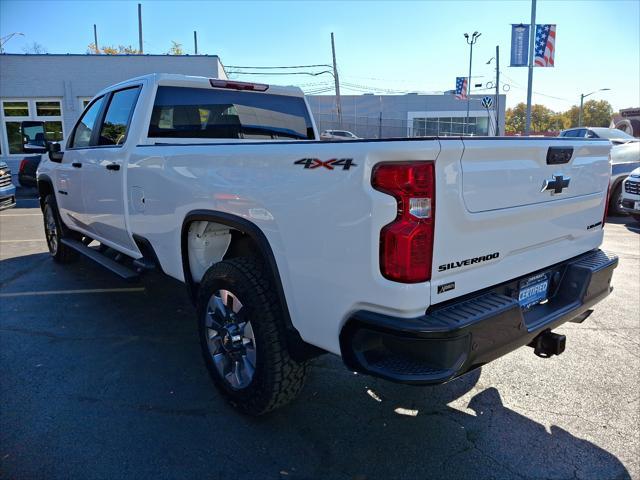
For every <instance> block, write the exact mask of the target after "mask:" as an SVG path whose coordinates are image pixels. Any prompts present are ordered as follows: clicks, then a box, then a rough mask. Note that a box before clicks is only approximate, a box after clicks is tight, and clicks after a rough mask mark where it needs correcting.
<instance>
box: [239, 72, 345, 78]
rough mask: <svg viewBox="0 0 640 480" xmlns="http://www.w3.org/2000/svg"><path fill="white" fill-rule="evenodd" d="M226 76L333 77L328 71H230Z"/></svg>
mask: <svg viewBox="0 0 640 480" xmlns="http://www.w3.org/2000/svg"><path fill="white" fill-rule="evenodd" d="M227 73H228V74H234V75H262V76H271V75H310V76H312V77H317V76H318V75H323V74H325V73H328V74H329V75H333V73H332V72H330V71H329V70H323V71H322V72H239V71H237V72H236V71H231V70H227Z"/></svg>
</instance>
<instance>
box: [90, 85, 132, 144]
mask: <svg viewBox="0 0 640 480" xmlns="http://www.w3.org/2000/svg"><path fill="white" fill-rule="evenodd" d="M139 93H140V88H139V87H135V88H128V89H126V90H120V91H118V92H115V93H114V94H113V95H112V96H111V101H110V102H109V106H108V107H107V113H106V115H105V116H104V122H102V128H101V129H100V139H99V140H98V145H122V144H123V143H124V141H125V140H126V138H127V130H128V129H129V121H130V120H131V114H132V113H133V109H134V108H135V106H136V101H137V100H138V94H139Z"/></svg>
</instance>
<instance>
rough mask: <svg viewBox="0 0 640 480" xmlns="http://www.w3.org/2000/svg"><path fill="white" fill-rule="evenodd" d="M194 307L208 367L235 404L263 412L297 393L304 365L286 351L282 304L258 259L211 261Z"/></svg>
mask: <svg viewBox="0 0 640 480" xmlns="http://www.w3.org/2000/svg"><path fill="white" fill-rule="evenodd" d="M197 311H198V323H199V333H200V345H201V349H202V354H203V356H204V360H205V363H206V366H207V369H208V370H209V374H210V375H211V378H212V379H213V381H214V383H215V385H216V387H217V388H218V389H219V390H220V392H221V393H222V394H223V395H224V397H225V398H226V399H227V400H228V401H229V402H230V403H231V404H232V405H233V406H235V407H236V408H238V409H239V410H240V411H242V412H244V413H247V414H250V415H262V414H264V413H267V412H269V411H271V410H273V409H275V408H278V407H281V406H283V405H285V404H287V403H289V402H290V401H291V400H293V399H294V398H295V397H297V396H298V394H299V393H300V391H301V390H302V387H303V385H304V378H305V374H306V368H307V365H306V363H305V362H297V361H295V360H293V359H292V358H291V356H290V355H289V352H288V350H287V345H286V341H285V323H284V318H283V313H282V306H281V304H280V302H279V300H278V296H277V295H276V293H275V289H274V288H273V285H272V282H271V281H270V280H269V277H268V275H267V270H266V268H265V267H264V265H263V263H262V262H261V261H260V260H259V259H257V258H249V257H241V258H234V259H230V260H224V261H222V262H219V263H217V264H215V265H213V266H212V267H210V268H209V270H207V272H206V273H205V275H204V277H203V279H202V282H201V284H200V289H199V295H198V305H197Z"/></svg>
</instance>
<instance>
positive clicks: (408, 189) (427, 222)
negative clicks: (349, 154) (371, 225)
mask: <svg viewBox="0 0 640 480" xmlns="http://www.w3.org/2000/svg"><path fill="white" fill-rule="evenodd" d="M371 183H372V185H373V188H375V189H376V190H378V191H380V192H384V193H387V194H389V195H392V196H393V197H394V198H395V199H396V201H397V204H398V210H397V215H396V218H395V220H394V221H393V222H391V223H390V224H388V225H385V226H384V227H383V228H382V230H381V231H380V272H381V273H382V275H383V276H384V277H385V278H388V279H389V280H394V281H396V282H402V283H419V282H426V281H427V280H430V279H431V259H432V257H433V227H434V214H435V181H434V166H433V162H394V163H379V164H378V165H376V166H375V167H374V169H373V174H372V178H371Z"/></svg>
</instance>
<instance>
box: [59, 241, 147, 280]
mask: <svg viewBox="0 0 640 480" xmlns="http://www.w3.org/2000/svg"><path fill="white" fill-rule="evenodd" d="M60 241H61V242H62V243H63V244H64V245H66V246H67V247H69V248H73V249H74V250H75V251H76V252H79V253H81V254H82V255H84V256H85V257H89V258H90V259H91V260H93V261H94V262H96V263H98V264H99V265H102V266H103V267H104V268H106V269H107V270H111V271H112V272H113V273H115V274H116V275H118V276H119V277H122V278H124V279H125V280H135V279H136V278H138V273H136V272H135V271H133V270H131V269H130V268H127V267H125V266H124V265H122V264H120V263H118V262H116V261H115V260H112V259H110V258H109V257H107V256H105V255H103V254H102V253H100V252H98V251H97V250H94V249H93V248H91V247H87V246H86V245H85V244H84V243H82V242H79V241H77V240H73V239H70V238H62V239H60Z"/></svg>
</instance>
